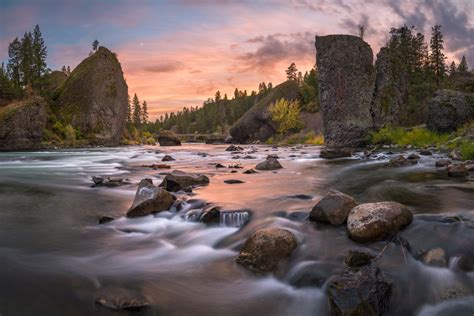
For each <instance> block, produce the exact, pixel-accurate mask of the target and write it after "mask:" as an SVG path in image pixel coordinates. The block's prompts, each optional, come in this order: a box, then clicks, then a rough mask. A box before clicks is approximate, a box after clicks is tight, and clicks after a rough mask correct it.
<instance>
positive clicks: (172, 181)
mask: <svg viewBox="0 0 474 316" xmlns="http://www.w3.org/2000/svg"><path fill="white" fill-rule="evenodd" d="M207 184H209V178H208V177H207V176H205V175H203V174H194V173H187V172H184V171H180V170H173V171H172V172H171V173H169V174H167V175H166V176H165V178H164V180H163V182H162V183H161V184H160V187H163V188H164V189H165V190H167V191H170V192H176V191H180V190H185V189H188V188H190V187H192V186H196V185H207Z"/></svg>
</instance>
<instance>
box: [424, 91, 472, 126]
mask: <svg viewBox="0 0 474 316" xmlns="http://www.w3.org/2000/svg"><path fill="white" fill-rule="evenodd" d="M473 119H474V93H467V92H460V91H454V90H440V91H437V92H436V94H435V96H434V97H433V98H432V99H431V100H430V102H429V105H428V120H427V123H426V125H427V127H428V128H429V129H431V130H433V131H436V132H439V133H449V132H453V131H456V129H457V128H458V127H461V126H462V125H463V124H465V123H468V122H470V121H471V120H473Z"/></svg>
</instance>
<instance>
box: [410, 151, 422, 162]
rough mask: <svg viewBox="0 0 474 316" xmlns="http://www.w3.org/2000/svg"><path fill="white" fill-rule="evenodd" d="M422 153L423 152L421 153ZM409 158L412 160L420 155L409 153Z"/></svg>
mask: <svg viewBox="0 0 474 316" xmlns="http://www.w3.org/2000/svg"><path fill="white" fill-rule="evenodd" d="M420 154H421V153H420ZM407 159H409V160H412V159H420V156H418V155H417V154H413V153H412V154H409V155H408V157H407Z"/></svg>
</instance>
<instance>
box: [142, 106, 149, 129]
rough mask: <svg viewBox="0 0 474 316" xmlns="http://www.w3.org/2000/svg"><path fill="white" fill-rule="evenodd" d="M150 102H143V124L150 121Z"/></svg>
mask: <svg viewBox="0 0 474 316" xmlns="http://www.w3.org/2000/svg"><path fill="white" fill-rule="evenodd" d="M148 118H149V117H148V104H147V103H146V101H143V103H142V124H146V123H148Z"/></svg>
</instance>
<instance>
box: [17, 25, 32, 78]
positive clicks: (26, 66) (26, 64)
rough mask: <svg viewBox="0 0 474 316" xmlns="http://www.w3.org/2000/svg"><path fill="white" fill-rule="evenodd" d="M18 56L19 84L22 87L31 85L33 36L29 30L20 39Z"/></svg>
mask: <svg viewBox="0 0 474 316" xmlns="http://www.w3.org/2000/svg"><path fill="white" fill-rule="evenodd" d="M20 58H21V63H20V72H21V76H22V79H21V84H22V85H23V86H24V87H27V86H31V84H32V81H33V80H32V79H33V72H34V69H33V63H34V58H33V36H32V35H31V32H26V33H25V35H24V36H23V39H22V40H21V49H20Z"/></svg>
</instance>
